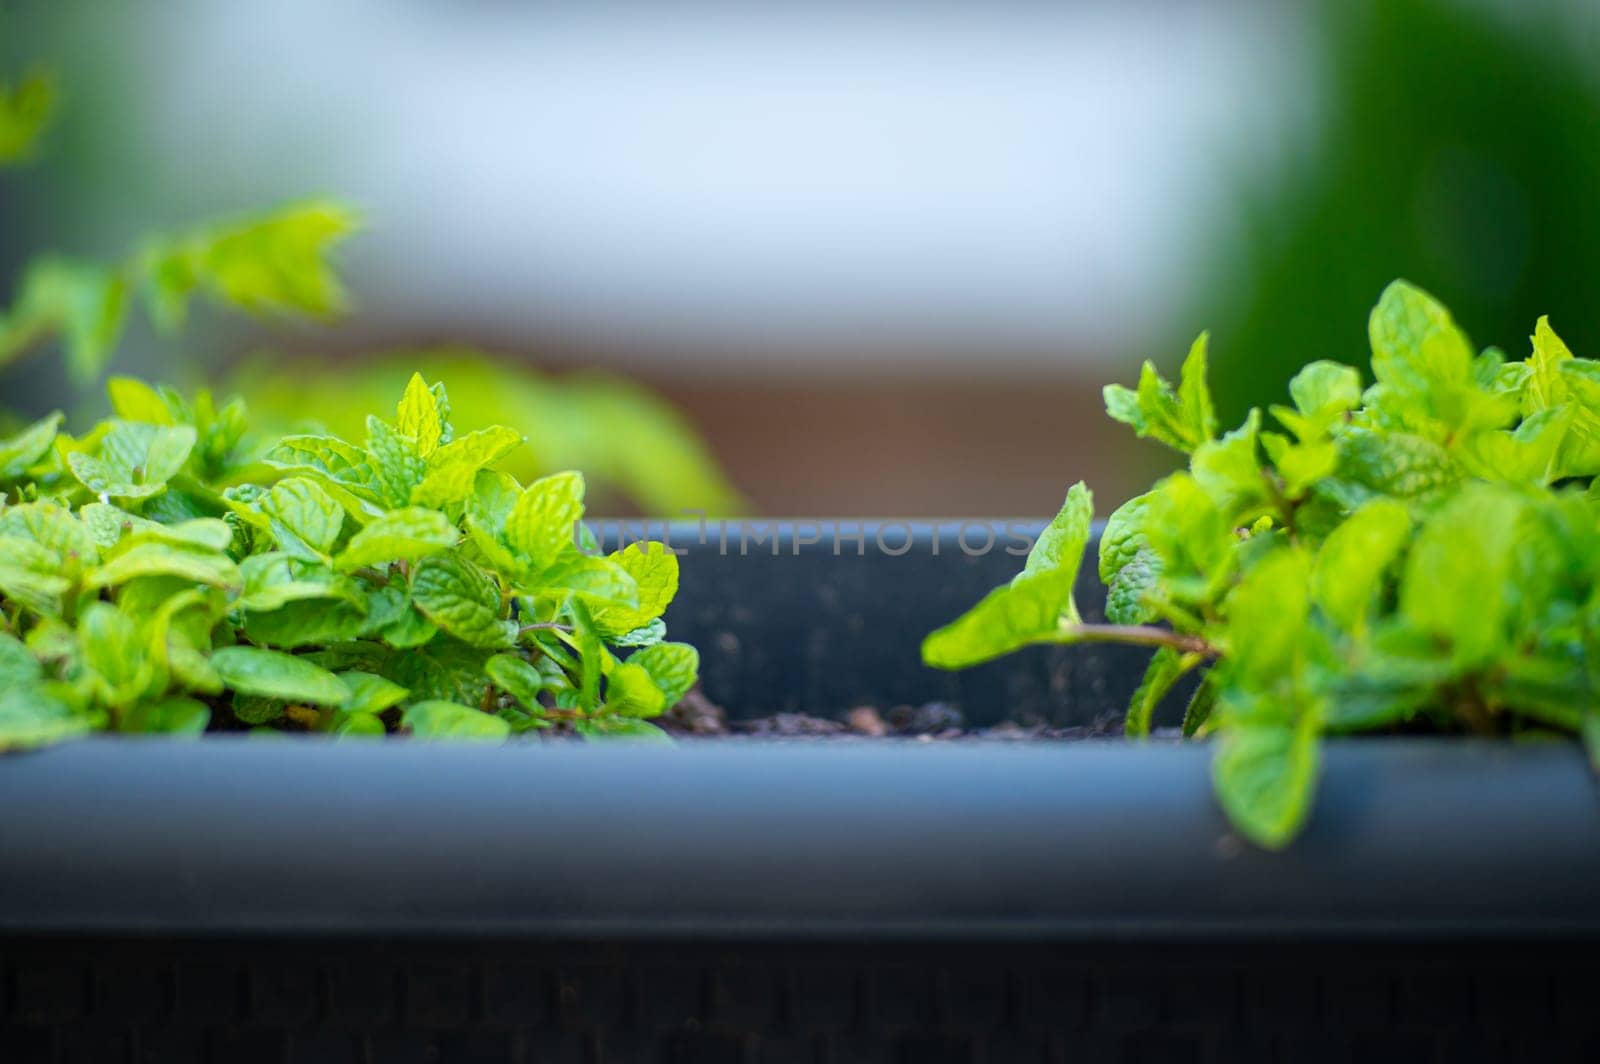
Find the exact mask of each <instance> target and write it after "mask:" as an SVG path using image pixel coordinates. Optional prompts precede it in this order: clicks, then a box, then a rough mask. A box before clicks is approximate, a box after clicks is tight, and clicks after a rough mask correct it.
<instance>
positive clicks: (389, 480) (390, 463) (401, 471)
mask: <svg viewBox="0 0 1600 1064" xmlns="http://www.w3.org/2000/svg"><path fill="white" fill-rule="evenodd" d="M367 454H368V456H369V460H370V462H371V466H372V474H373V481H374V484H375V486H376V487H377V489H378V492H379V494H380V496H381V497H382V499H383V501H384V502H385V503H386V504H387V505H389V506H405V505H408V504H409V503H410V502H411V493H412V491H414V490H415V489H416V487H417V485H419V484H421V483H422V478H423V477H424V476H426V475H427V463H426V462H425V461H424V460H423V458H422V456H421V455H419V454H417V448H416V444H415V443H414V442H413V441H412V440H410V439H409V438H408V437H405V436H402V435H400V433H399V432H397V431H396V430H395V429H393V428H391V427H390V426H389V424H388V423H387V422H385V421H381V420H379V419H378V418H376V417H369V418H367Z"/></svg>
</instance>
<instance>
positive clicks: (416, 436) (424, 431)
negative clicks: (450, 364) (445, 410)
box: [395, 373, 444, 458]
mask: <svg viewBox="0 0 1600 1064" xmlns="http://www.w3.org/2000/svg"><path fill="white" fill-rule="evenodd" d="M395 424H396V426H397V427H398V428H399V429H400V432H401V433H402V434H404V435H406V436H410V437H411V438H412V439H413V440H415V441H416V443H417V453H418V454H419V455H421V456H422V457H424V458H426V457H428V455H430V454H432V453H433V452H434V449H435V448H436V447H438V446H439V438H440V437H441V436H442V435H444V419H443V418H442V417H440V416H439V400H438V399H437V398H436V397H435V396H434V394H433V391H432V389H430V388H429V387H428V384H427V382H426V381H424V380H423V379H422V374H420V373H413V374H412V375H411V380H410V382H408V383H407V384H406V393H405V395H403V396H401V397H400V406H399V407H398V409H397V410H396V417H395Z"/></svg>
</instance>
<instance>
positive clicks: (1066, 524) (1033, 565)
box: [1022, 480, 1094, 576]
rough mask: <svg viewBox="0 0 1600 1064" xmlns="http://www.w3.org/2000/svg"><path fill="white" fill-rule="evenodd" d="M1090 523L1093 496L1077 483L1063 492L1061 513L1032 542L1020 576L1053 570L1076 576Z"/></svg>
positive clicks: (1092, 518)
mask: <svg viewBox="0 0 1600 1064" xmlns="http://www.w3.org/2000/svg"><path fill="white" fill-rule="evenodd" d="M1093 521H1094V496H1093V495H1092V494H1090V492H1089V488H1088V486H1087V485H1085V484H1084V483H1083V481H1081V480H1080V481H1078V482H1077V483H1076V484H1074V485H1072V487H1071V488H1069V489H1068V490H1067V498H1066V501H1065V502H1063V503H1062V504H1061V510H1060V511H1059V512H1058V513H1057V514H1056V516H1055V517H1054V518H1052V519H1051V521H1050V523H1049V524H1048V525H1046V526H1045V528H1044V531H1043V532H1041V533H1039V538H1038V539H1037V540H1036V541H1034V544H1033V547H1032V548H1031V549H1030V550H1029V551H1028V559H1027V562H1026V563H1025V564H1024V565H1023V567H1022V576H1032V575H1034V574H1037V573H1042V572H1052V571H1056V570H1061V571H1065V572H1069V573H1072V574H1073V575H1074V576H1076V575H1077V572H1078V568H1079V566H1080V565H1082V564H1083V548H1084V547H1085V546H1087V545H1088V543H1089V526H1090V524H1091V523H1092V522H1093Z"/></svg>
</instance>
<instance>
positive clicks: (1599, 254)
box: [1178, 0, 1600, 422]
mask: <svg viewBox="0 0 1600 1064" xmlns="http://www.w3.org/2000/svg"><path fill="white" fill-rule="evenodd" d="M1318 17H1319V19H1320V22H1319V24H1318V25H1317V27H1316V28H1317V29H1318V30H1319V31H1320V32H1319V34H1318V40H1320V41H1321V42H1323V43H1322V48H1323V64H1324V67H1325V73H1326V77H1327V82H1326V84H1325V86H1324V96H1323V110H1322V113H1321V114H1320V115H1319V116H1318V122H1317V124H1316V131H1315V134H1314V138H1313V140H1312V142H1311V143H1310V145H1309V150H1307V151H1304V152H1302V153H1299V154H1298V155H1296V156H1295V158H1294V159H1293V161H1292V162H1290V163H1288V164H1287V165H1286V166H1285V167H1284V168H1283V169H1282V170H1280V171H1279V172H1277V173H1275V174H1273V175H1272V176H1271V177H1270V178H1268V179H1266V180H1265V181H1261V180H1247V181H1244V182H1241V185H1240V187H1239V190H1238V205H1237V212H1238V214H1237V218H1236V219H1233V220H1231V222H1230V224H1232V225H1233V234H1232V237H1231V239H1229V240H1227V241H1224V242H1223V243H1221V244H1220V245H1219V246H1217V247H1216V248H1215V250H1214V257H1213V258H1212V261H1210V262H1209V263H1202V264H1201V266H1200V268H1199V269H1198V270H1197V272H1196V276H1197V277H1198V278H1199V280H1198V282H1197V290H1196V292H1195V296H1196V299H1195V302H1194V304H1193V307H1194V310H1195V313H1194V314H1191V315H1187V316H1185V317H1186V320H1185V321H1184V322H1183V327H1182V328H1181V329H1179V330H1178V331H1179V332H1187V333H1191V334H1192V328H1193V326H1194V325H1195V324H1196V322H1197V321H1198V320H1199V319H1198V317H1197V315H1198V314H1199V312H1200V311H1201V309H1202V308H1203V311H1204V315H1205V318H1204V320H1205V321H1206V322H1207V323H1209V324H1210V325H1212V327H1213V328H1214V335H1215V336H1216V341H1217V342H1216V346H1215V350H1214V360H1215V364H1216V370H1217V375H1216V382H1217V392H1218V397H1217V398H1218V403H1219V406H1220V407H1221V413H1222V415H1223V417H1224V420H1226V421H1230V422H1231V421H1234V420H1237V419H1238V418H1239V417H1241V416H1243V413H1244V411H1245V410H1246V409H1247V408H1249V407H1250V406H1255V405H1260V406H1265V405H1266V404H1267V403H1268V402H1270V401H1272V400H1273V399H1274V398H1275V397H1276V396H1278V395H1279V394H1280V393H1281V392H1282V390H1283V387H1284V385H1285V382H1287V381H1288V379H1289V377H1290V376H1291V375H1292V374H1293V373H1294V371H1295V370H1296V369H1297V368H1298V367H1299V366H1301V365H1303V364H1304V363H1305V362H1307V361H1309V360H1312V359H1318V358H1333V359H1343V360H1345V361H1352V360H1354V359H1355V358H1356V356H1357V354H1358V353H1359V352H1360V351H1361V350H1362V347H1363V344H1364V340H1365V337H1364V336H1363V335H1362V333H1361V330H1360V327H1359V323H1360V322H1361V321H1363V320H1364V313H1365V310H1366V307H1367V305H1368V303H1369V301H1370V299H1371V294H1372V293H1373V292H1375V291H1377V290H1379V289H1380V288H1381V287H1382V286H1383V284H1384V282H1385V281H1387V280H1388V279H1389V278H1391V277H1394V276H1396V275H1397V274H1398V275H1402V276H1406V277H1410V278H1412V279H1413V280H1415V281H1416V282H1417V283H1419V284H1421V285H1422V286H1424V287H1425V288H1427V289H1429V290H1430V291H1432V292H1434V293H1436V294H1437V295H1438V296H1439V298H1440V299H1441V300H1442V301H1443V302H1445V303H1446V304H1448V305H1450V306H1453V307H1455V308H1456V310H1457V311H1458V315H1459V320H1460V322H1461V324H1462V325H1463V326H1464V327H1465V328H1466V329H1467V330H1468V332H1469V333H1470V334H1471V335H1472V337H1473V339H1474V340H1475V341H1476V342H1478V343H1479V344H1480V345H1481V344H1500V345H1504V346H1507V347H1508V348H1510V347H1520V346H1521V345H1522V343H1523V338H1524V337H1525V336H1526V333H1527V323H1528V322H1530V321H1532V320H1534V319H1535V318H1536V317H1537V316H1538V315H1539V314H1541V313H1548V314H1549V316H1550V319H1551V320H1552V321H1553V322H1554V323H1555V324H1556V325H1557V326H1558V327H1559V328H1561V330H1562V331H1563V333H1564V334H1565V335H1566V336H1567V338H1568V340H1569V342H1570V343H1571V344H1572V348H1573V350H1574V351H1575V352H1577V353H1578V354H1580V355H1583V354H1591V355H1592V354H1594V353H1595V352H1597V351H1600V318H1597V317H1596V316H1595V315H1594V313H1593V299H1592V293H1593V292H1594V290H1595V286H1596V283H1597V282H1600V94H1597V93H1596V83H1595V80H1594V78H1593V76H1592V71H1591V66H1592V64H1588V63H1586V62H1584V59H1583V57H1582V55H1581V54H1580V52H1579V51H1578V50H1577V49H1578V47H1579V46H1578V45H1577V44H1576V43H1575V42H1574V41H1573V40H1572V36H1573V35H1572V34H1570V33H1566V32H1563V31H1562V29H1561V24H1560V23H1559V22H1558V20H1557V19H1558V16H1557V14H1556V13H1555V12H1553V11H1551V10H1550V9H1544V10H1542V11H1541V10H1538V9H1533V8H1532V5H1530V8H1529V9H1510V10H1496V9H1493V8H1490V7H1489V6H1487V5H1472V4H1464V3H1457V2H1454V0H1339V2H1332V3H1325V4H1323V5H1322V6H1321V8H1320V9H1319V13H1318ZM1187 319H1193V320H1187ZM1330 322H1332V323H1336V324H1337V323H1343V324H1342V325H1340V326H1339V328H1338V329H1335V330H1333V331H1330V330H1329V329H1328V328H1327V323H1330Z"/></svg>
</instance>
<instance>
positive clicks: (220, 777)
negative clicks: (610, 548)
mask: <svg viewBox="0 0 1600 1064" xmlns="http://www.w3.org/2000/svg"><path fill="white" fill-rule="evenodd" d="M975 527H976V526H975ZM1000 527H1001V529H1002V532H1001V535H1000V537H999V538H998V540H997V544H996V546H995V548H994V549H992V550H990V551H988V552H987V553H982V554H981V555H978V556H971V555H969V554H968V553H966V552H964V551H963V550H962V548H961V542H960V541H958V539H957V537H956V528H955V526H954V525H952V526H949V527H948V528H946V529H944V530H943V532H942V534H939V535H937V536H935V535H934V534H933V533H932V531H931V530H929V529H927V528H925V527H924V528H919V529H917V530H916V531H915V534H914V535H913V536H912V538H911V539H910V540H909V541H908V540H907V534H906V532H905V530H904V529H903V527H901V528H890V529H883V530H880V529H874V528H872V527H869V528H867V529H866V530H865V543H864V544H863V545H862V546H861V548H860V551H861V553H859V554H858V553H857V550H858V547H857V541H856V540H855V539H854V538H853V536H852V537H850V538H846V539H843V540H841V541H835V540H834V539H833V538H832V537H830V536H828V535H827V534H824V535H822V536H821V537H819V542H814V543H804V544H801V545H800V546H799V548H798V552H796V542H797V540H801V539H803V540H810V539H812V538H813V536H812V535H811V534H810V530H802V534H801V535H799V536H796V535H795V534H794V530H790V531H788V532H786V533H784V534H783V535H780V536H779V537H778V538H777V540H776V553H774V546H773V541H771V540H768V541H766V542H762V543H760V544H759V545H752V544H748V543H747V545H746V548H745V549H744V550H743V551H741V550H740V549H739V541H738V534H739V529H738V528H737V526H734V527H732V528H730V529H729V540H728V545H727V548H726V550H724V549H722V547H721V546H720V543H719V540H720V536H719V535H718V530H717V529H716V528H715V527H713V529H712V530H711V534H710V535H709V536H708V542H707V543H706V544H704V545H702V544H699V543H697V542H696V540H697V538H698V537H697V534H696V532H695V530H693V529H676V530H675V531H674V534H673V543H674V545H677V546H683V547H687V548H688V549H689V551H690V553H689V555H688V556H687V557H686V558H685V559H684V589H683V592H682V593H681V596H680V599H679V601H678V602H677V603H676V604H675V605H674V607H673V611H672V613H671V615H670V616H669V624H670V626H671V628H672V630H673V634H674V636H675V637H677V638H687V639H690V640H692V641H694V642H695V643H697V644H698V645H699V646H700V647H701V648H702V651H703V653H704V654H705V664H704V670H703V671H704V676H705V683H706V687H707V690H708V692H709V694H710V695H711V697H712V698H713V699H715V700H717V701H719V702H721V703H722V704H723V705H725V706H727V707H728V708H729V709H730V711H732V712H734V713H736V714H737V713H746V714H755V713H767V712H772V711H775V710H808V711H811V712H819V713H830V714H837V713H839V712H841V711H843V710H844V709H846V708H848V707H850V706H853V705H857V704H860V703H863V702H871V703H874V704H876V705H878V706H880V707H887V706H890V705H894V704H897V703H913V704H914V703H920V702H924V701H928V700H933V699H938V700H944V701H948V702H951V703H956V704H959V705H960V706H961V708H962V709H963V710H964V711H965V712H966V713H967V716H968V719H969V721H973V722H977V723H981V722H983V721H985V720H986V719H993V718H995V717H998V716H1002V715H1020V716H1030V715H1032V716H1044V717H1048V718H1050V719H1053V720H1055V721H1057V722H1062V723H1065V722H1084V721H1088V720H1092V719H1094V718H1096V717H1098V716H1100V715H1102V714H1105V713H1112V712H1115V711H1117V710H1118V709H1119V708H1120V706H1121V704H1122V702H1123V701H1125V699H1126V697H1127V695H1128V694H1129V692H1130V691H1131V689H1132V687H1133V685H1134V683H1135V681H1136V680H1137V676H1138V671H1139V668H1140V665H1141V655H1140V654H1138V653H1136V652H1131V651H1129V652H1105V651H1098V652H1096V651H1082V650H1072V649H1056V650H1047V651H1038V652H1032V653H1028V654H1023V655H1019V656H1018V657H1017V658H1015V659H1014V660H1010V661H1007V662H1003V663H1000V664H997V665H994V666H991V667H988V668H985V669H979V670H974V671H972V672H970V673H964V674H958V675H949V674H940V673H933V672H929V671H926V670H923V669H922V668H921V667H920V666H919V665H918V663H917V653H916V651H917V644H918V642H919V641H920V638H921V636H922V634H923V633H924V632H925V631H927V630H928V629H929V628H931V627H933V626H934V625H936V624H938V623H940V622H942V621H944V620H946V619H948V618H949V617H951V616H953V615H954V614H955V613H956V612H958V611H959V610H960V609H961V608H963V607H964V606H965V605H967V604H969V603H970V602H971V601H973V600H975V599H976V598H977V597H978V596H979V595H980V594H981V593H982V592H983V591H984V590H986V589H987V588H988V587H990V586H992V585H994V584H997V583H1000V582H1001V581H1003V580H1004V579H1006V578H1008V577H1009V575H1010V574H1011V573H1012V572H1013V571H1014V570H1015V569H1016V567H1017V565H1018V564H1019V562H1018V559H1017V558H1016V557H1013V556H1009V555H1007V554H1006V553H1005V551H1004V546H1005V544H1006V542H1007V541H1006V539H1005V537H1004V526H1003V525H1002V526H1000ZM880 532H882V533H883V534H882V535H881V536H880V535H879V533H880ZM749 538H753V537H748V536H747V539H749ZM982 541H983V537H982V535H981V533H979V532H976V531H973V532H969V534H968V536H967V539H966V543H967V545H968V547H969V548H970V547H975V546H981V544H982ZM936 544H937V548H938V549H937V552H936V551H935V545H936ZM880 545H881V546H880ZM902 547H904V549H903V550H902ZM885 548H886V549H885ZM1093 584H1094V582H1093V580H1092V579H1086V580H1085V582H1084V584H1083V586H1082V588H1081V597H1082V599H1083V600H1084V601H1085V602H1086V603H1088V604H1090V605H1089V609H1088V611H1087V612H1091V613H1092V612H1093V608H1094V607H1093V602H1094V601H1095V599H1094V596H1095V588H1094V586H1093ZM1207 759H1208V752H1207V751H1206V750H1205V749H1204V748H1203V747H1199V746H1180V745H1177V744H1146V745H1142V746H1135V745H1124V744H1121V743H1116V742H1094V743H1073V744H1060V745H1044V744H1005V743H988V744H982V745H979V744H971V743H961V744H940V743H918V742H915V741H888V740H885V741H866V740H861V741H850V740H841V741H824V742H820V743H804V742H802V743H794V742H786V743H780V744H757V743H753V742H721V741H704V742H702V741H684V742H680V743H679V744H678V746H677V747H676V748H672V749H655V748H643V747H621V746H599V747H594V746H578V745H559V746H545V747H539V746H518V747H505V748H479V747H468V746H423V745H421V744H408V743H400V742H394V743H381V744H358V743H347V744H328V743H321V742H313V741H306V742H263V741H256V740H247V739H215V740H207V741H204V742H174V741H160V740H145V741H129V740H124V741H116V740H96V741H85V742H80V743H77V744H73V745H69V746H65V747H61V748H58V749H54V750H49V751H44V752H41V753H37V754H32V755H27V756H19V757H14V758H7V759H5V760H3V761H0V934H3V936H4V939H3V942H0V969H3V973H4V981H3V982H0V1016H3V1018H4V1019H3V1025H0V1060H5V1061H12V1060H49V1061H58V1060H61V1061H65V1060H86V1061H95V1062H99V1061H119V1060H133V1059H137V1060H142V1061H190V1060H193V1061H202V1060H204V1061H217V1062H233V1061H255V1060H261V1061H274V1062H277V1061H284V1060H304V1061H341V1062H355V1061H361V1062H368V1061H390V1060H392V1061H413V1060H415V1061H425V1060H426V1061H456V1060H460V1061H545V1060H555V1061H567V1060H571V1061H575V1062H576V1061H584V1062H589V1064H592V1062H596V1061H654V1060H660V1061H739V1062H746V1061H748V1062H754V1061H790V1060H796V1061H814V1062H818V1064H823V1062H843V1061H853V1060H875V1061H885V1060H887V1061H905V1062H908V1064H911V1062H922V1061H932V1062H937V1061H962V1062H967V1061H991V1062H992V1061H1011V1060H1025V1061H1060V1062H1065V1061H1119V1062H1120V1061H1130V1062H1131V1061H1177V1060H1184V1061H1190V1060H1193V1061H1216V1062H1219V1064H1221V1062H1233V1061H1251V1060H1293V1061H1313V1060H1343V1061H1352V1062H1354V1061H1363V1062H1364V1061H1374V1060H1403V1061H1408V1062H1409V1061H1424V1060H1432V1061H1440V1062H1445V1061H1449V1062H1455V1061H1466V1060H1511V1059H1523V1060H1536V1061H1559V1060H1574V1061H1576V1060H1593V1059H1600V1041H1597V1034H1600V1014H1597V1012H1596V1010H1595V1009H1594V1008H1593V1005H1592V1003H1593V1002H1594V1001H1595V1000H1596V996H1595V995H1596V991H1597V990H1600V985H1597V983H1600V979H1597V976H1596V975H1595V971H1596V966H1595V965H1594V964H1593V962H1592V959H1591V957H1592V952H1593V944H1594V941H1595V938H1596V936H1597V935H1600V904H1597V892H1596V887H1597V885H1600V805H1597V803H1596V796H1595V788H1594V784H1593V783H1592V782H1591V779H1590V776H1589V774H1588V772H1587V768H1586V765H1585V764H1584V760H1583V758H1582V756H1581V754H1580V753H1579V751H1578V750H1577V749H1576V748H1573V747H1568V746H1564V745H1553V746H1551V745H1545V746H1523V747H1514V746H1511V745H1509V744H1505V745H1497V744H1493V743H1481V742H1468V741H1458V740H1432V741H1425V740H1404V741H1402V740H1367V741H1349V742H1344V743H1335V744H1332V746H1331V748H1330V750H1329V754H1328V758H1327V767H1326V771H1325V774H1324V780H1323V785H1322V788H1321V790H1320V792H1319V798H1318V805H1317V808H1316V811H1315V814H1314V816H1313V820H1312V823H1311V826H1310V828H1309V830H1308V831H1307V832H1306V834H1305V836H1304V837H1303V838H1302V839H1301V840H1300V841H1299V842H1297V843H1296V844H1295V846H1294V847H1293V848H1291V849H1290V850H1289V851H1288V852H1286V853H1283V854H1277V855H1268V854H1264V853H1260V852H1257V851H1254V850H1251V849H1250V848H1248V847H1246V846H1243V845H1242V844H1240V843H1239V842H1238V841H1237V840H1236V839H1235V838H1234V837H1233V836H1232V835H1231V834H1230V833H1229V832H1228V831H1227V829H1226V825H1225V824H1224V822H1223V821H1222V820H1221V818H1220V816H1219V815H1218V813H1217V811H1216V809H1215V806H1214V804H1213V803H1212V800H1211V797H1210V792H1209V780H1208V775H1207V773H1208V766H1207Z"/></svg>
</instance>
